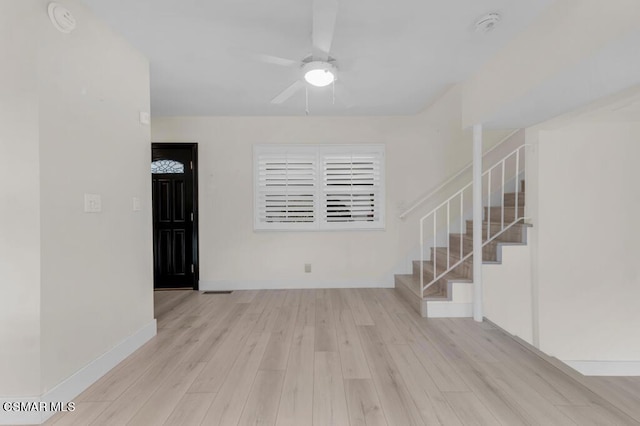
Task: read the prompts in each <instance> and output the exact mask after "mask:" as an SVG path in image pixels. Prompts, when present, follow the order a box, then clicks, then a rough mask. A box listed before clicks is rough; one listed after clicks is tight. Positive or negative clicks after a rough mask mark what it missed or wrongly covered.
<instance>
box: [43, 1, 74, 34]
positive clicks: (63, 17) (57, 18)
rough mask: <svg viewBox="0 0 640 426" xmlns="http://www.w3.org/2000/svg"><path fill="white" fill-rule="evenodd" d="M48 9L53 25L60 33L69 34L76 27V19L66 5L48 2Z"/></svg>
mask: <svg viewBox="0 0 640 426" xmlns="http://www.w3.org/2000/svg"><path fill="white" fill-rule="evenodd" d="M48 11H49V19H51V22H52V23H53V26H54V27H56V29H57V30H58V31H60V32H61V33H65V34H69V33H70V32H71V31H73V30H74V29H75V28H76V19H75V18H74V17H73V15H72V14H71V12H69V9H67V8H66V7H64V6H62V5H61V4H59V3H55V2H54V3H49V6H48Z"/></svg>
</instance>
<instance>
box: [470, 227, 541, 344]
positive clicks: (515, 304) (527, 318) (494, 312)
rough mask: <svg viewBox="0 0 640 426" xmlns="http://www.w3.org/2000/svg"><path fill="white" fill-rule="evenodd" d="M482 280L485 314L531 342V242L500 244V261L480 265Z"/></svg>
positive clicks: (500, 325) (505, 328)
mask: <svg viewBox="0 0 640 426" xmlns="http://www.w3.org/2000/svg"><path fill="white" fill-rule="evenodd" d="M527 232H530V230H527ZM482 283H483V303H484V306H483V309H484V316H485V317H486V318H487V319H488V320H490V321H491V322H493V323H494V324H496V325H498V326H499V327H501V328H503V329H504V330H506V331H508V332H509V333H511V334H513V335H514V336H518V337H520V338H521V339H522V340H524V341H525V342H527V343H530V344H533V312H532V310H533V304H532V300H531V291H532V289H531V245H530V244H527V245H503V246H502V263H500V264H491V263H485V264H483V265H482Z"/></svg>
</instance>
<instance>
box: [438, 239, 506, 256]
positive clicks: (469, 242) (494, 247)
mask: <svg viewBox="0 0 640 426" xmlns="http://www.w3.org/2000/svg"><path fill="white" fill-rule="evenodd" d="M461 240H462V255H463V256H465V255H467V254H469V253H471V252H472V251H473V235H467V234H450V235H449V250H451V251H452V252H454V253H456V255H457V257H458V258H460V241H461ZM486 240H487V239H486V238H484V239H483V243H484V242H485V241H486ZM498 243H499V241H496V240H493V241H491V242H490V243H488V244H486V245H485V246H484V247H482V259H483V260H498Z"/></svg>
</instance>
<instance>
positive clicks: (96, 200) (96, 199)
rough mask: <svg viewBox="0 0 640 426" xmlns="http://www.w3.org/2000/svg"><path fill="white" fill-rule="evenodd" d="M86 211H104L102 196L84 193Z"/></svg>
mask: <svg viewBox="0 0 640 426" xmlns="http://www.w3.org/2000/svg"><path fill="white" fill-rule="evenodd" d="M84 211H85V213H100V212H101V211H102V197H101V196H100V195H99V194H84Z"/></svg>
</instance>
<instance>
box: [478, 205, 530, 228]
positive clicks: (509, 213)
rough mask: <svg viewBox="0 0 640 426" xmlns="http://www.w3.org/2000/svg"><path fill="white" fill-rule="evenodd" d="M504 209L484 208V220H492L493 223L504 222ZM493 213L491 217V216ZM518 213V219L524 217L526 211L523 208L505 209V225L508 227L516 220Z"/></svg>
mask: <svg viewBox="0 0 640 426" xmlns="http://www.w3.org/2000/svg"><path fill="white" fill-rule="evenodd" d="M502 210H503V208H502V207H485V208H484V220H485V221H487V220H490V221H491V222H496V223H500V222H501V220H502ZM489 212H491V216H489ZM516 212H517V214H518V217H523V216H524V209H523V208H522V207H518V208H517V209H516V208H515V207H507V206H505V207H504V223H505V225H508V224H509V223H511V222H513V221H514V220H515V219H516Z"/></svg>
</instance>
